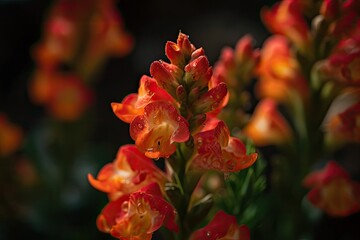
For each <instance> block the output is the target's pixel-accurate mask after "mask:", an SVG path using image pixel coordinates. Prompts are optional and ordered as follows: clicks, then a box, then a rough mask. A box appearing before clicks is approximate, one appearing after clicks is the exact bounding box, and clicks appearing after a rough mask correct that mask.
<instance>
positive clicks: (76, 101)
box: [47, 74, 93, 121]
mask: <svg viewBox="0 0 360 240" xmlns="http://www.w3.org/2000/svg"><path fill="white" fill-rule="evenodd" d="M57 77H58V79H57V81H56V82H55V83H54V86H53V88H52V89H51V90H52V93H51V95H50V97H49V102H48V103H47V104H48V110H49V113H50V115H52V116H53V117H55V118H56V119H59V120H63V121H74V120H77V119H78V118H80V117H81V116H82V114H83V113H84V112H85V111H86V110H87V109H88V106H89V105H90V104H91V102H92V98H93V93H92V91H91V90H90V89H89V88H88V87H87V86H86V85H85V84H84V82H83V81H82V80H81V79H79V78H78V77H76V76H75V75H66V74H59V75H58V76H57Z"/></svg>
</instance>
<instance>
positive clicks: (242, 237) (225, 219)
mask: <svg viewBox="0 0 360 240" xmlns="http://www.w3.org/2000/svg"><path fill="white" fill-rule="evenodd" d="M203 239H207V240H216V239H217V240H250V230H249V228H248V227H247V226H246V225H240V226H239V225H238V224H237V222H236V218H235V216H232V215H229V214H227V213H225V212H224V211H222V210H220V211H218V212H217V213H216V214H215V216H214V218H213V219H212V220H211V222H210V223H209V224H208V225H206V226H205V227H203V228H201V229H199V230H196V231H195V232H194V233H193V234H192V235H191V237H190V240H203Z"/></svg>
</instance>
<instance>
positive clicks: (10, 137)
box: [0, 113, 23, 157]
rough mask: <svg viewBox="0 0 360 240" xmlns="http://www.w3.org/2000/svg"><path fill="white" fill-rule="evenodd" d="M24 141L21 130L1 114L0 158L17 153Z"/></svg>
mask: <svg viewBox="0 0 360 240" xmlns="http://www.w3.org/2000/svg"><path fill="white" fill-rule="evenodd" d="M22 139H23V133H22V130H21V128H20V127H19V126H17V125H15V124H13V123H11V122H9V121H8V119H7V117H6V116H5V114H4V113H0V156H2V157H5V156H8V155H10V154H12V153H13V152H15V151H16V150H17V149H18V148H19V147H20V145H21V143H22Z"/></svg>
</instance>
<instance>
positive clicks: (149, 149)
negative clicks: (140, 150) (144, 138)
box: [146, 147, 155, 152]
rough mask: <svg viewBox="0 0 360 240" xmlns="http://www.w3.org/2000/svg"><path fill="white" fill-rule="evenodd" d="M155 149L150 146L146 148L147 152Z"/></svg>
mask: <svg viewBox="0 0 360 240" xmlns="http://www.w3.org/2000/svg"><path fill="white" fill-rule="evenodd" d="M154 150H155V149H154V148H153V147H150V148H148V149H146V151H147V152H154Z"/></svg>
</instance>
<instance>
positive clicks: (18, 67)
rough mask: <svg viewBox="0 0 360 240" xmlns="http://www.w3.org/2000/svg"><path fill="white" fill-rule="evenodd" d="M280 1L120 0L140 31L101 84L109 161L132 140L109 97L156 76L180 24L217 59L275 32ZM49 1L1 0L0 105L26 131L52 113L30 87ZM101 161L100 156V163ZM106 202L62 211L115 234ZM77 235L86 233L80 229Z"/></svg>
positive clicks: (329, 231)
mask: <svg viewBox="0 0 360 240" xmlns="http://www.w3.org/2000/svg"><path fill="white" fill-rule="evenodd" d="M274 2H275V0H263V1H260V0H252V1H240V0H222V1H218V0H217V1H215V0H208V1H191V0H183V1H166V0H152V1H146V0H121V1H118V2H117V6H118V9H119V11H120V13H121V14H122V17H123V20H124V25H125V28H126V29H127V31H128V32H129V33H130V34H132V35H133V37H134V40H135V46H134V49H133V51H132V52H131V53H130V54H129V55H127V56H125V57H123V58H109V59H108V61H107V62H106V64H105V66H104V68H103V69H102V71H101V73H100V74H99V76H98V77H97V81H96V83H95V88H94V89H95V94H96V102H95V105H94V111H95V115H94V119H92V121H93V122H95V125H94V129H93V133H92V134H91V136H90V138H91V139H90V141H92V142H93V143H95V144H98V145H102V146H105V148H106V149H107V154H108V155H109V156H110V157H109V159H108V160H103V161H106V162H109V161H111V160H112V157H113V156H115V154H116V150H117V148H118V147H119V146H121V145H123V144H126V143H132V140H131V139H130V136H129V133H128V124H125V123H123V122H122V121H120V120H119V119H117V118H116V117H115V115H114V114H113V112H112V110H111V108H110V103H111V102H113V101H117V102H120V101H121V100H122V99H123V98H124V96H126V95H127V94H129V93H132V92H136V90H137V88H138V82H139V79H140V77H141V75H143V74H147V75H149V67H150V64H151V62H152V61H154V60H158V59H164V60H166V61H167V59H166V56H165V52H164V46H165V43H166V41H168V40H170V41H176V38H177V35H178V33H179V31H182V32H183V33H185V34H188V35H189V36H190V40H191V42H192V43H193V44H194V45H195V46H196V47H203V48H204V49H205V52H206V54H207V56H208V58H209V61H210V63H211V65H213V64H214V63H215V62H216V60H217V59H218V56H219V54H220V52H221V49H222V48H223V47H224V46H231V47H234V46H235V44H236V42H237V41H238V40H239V38H240V37H242V36H243V35H244V34H247V33H250V34H251V35H253V37H254V39H255V40H256V41H257V42H256V45H258V46H260V45H261V44H262V42H263V41H264V39H265V38H266V37H267V36H268V35H269V33H268V32H267V30H266V29H265V27H264V25H263V24H262V22H261V20H260V14H259V13H260V9H261V8H262V7H263V6H266V5H267V6H271V5H272V4H273V3H274ZM50 5H51V1H42V0H0V111H1V112H5V113H7V115H8V116H9V118H10V119H11V120H12V121H13V122H15V123H17V124H19V125H20V126H21V127H22V128H23V129H24V131H25V133H26V132H28V131H31V129H32V128H33V127H34V126H36V125H37V124H39V122H40V121H41V119H42V118H43V117H44V114H45V113H44V109H43V107H41V106H36V105H34V104H32V103H31V102H30V100H29V97H28V89H27V88H28V82H29V79H30V77H31V73H32V71H33V69H34V67H35V64H34V62H33V59H32V58H31V56H30V51H31V48H32V46H33V45H34V44H35V43H37V42H39V41H40V40H41V34H42V26H43V22H44V20H45V13H46V12H47V10H48V7H49V6H50ZM102 164H103V163H101V162H100V163H99V166H102ZM98 169H99V168H98ZM89 188H91V187H90V186H89ZM94 192H95V194H97V195H101V194H102V193H98V192H96V191H95V190H94ZM101 201H102V202H101V204H102V203H105V197H103V198H102V200H101ZM101 204H100V205H98V206H97V207H96V209H95V207H94V208H92V209H81V211H73V212H68V213H66V215H65V216H62V217H63V218H64V220H63V221H64V222H66V221H67V220H69V221H70V220H72V221H70V223H71V224H72V225H73V227H74V228H79V229H82V231H88V232H89V233H91V234H90V236H92V237H93V239H105V238H107V239H110V237H109V236H107V235H101V234H100V233H98V231H97V229H96V227H95V218H96V216H97V214H98V213H99V211H100V209H101ZM102 206H103V205H102ZM89 210H90V212H88V211H89ZM79 215H81V216H79ZM52 217H54V216H52ZM49 221H53V219H49ZM358 222H359V214H357V215H355V216H353V217H351V218H346V219H344V220H340V221H339V220H336V219H328V218H326V217H325V218H324V220H323V221H322V222H321V223H320V225H319V226H318V228H317V230H316V231H315V232H316V233H317V236H318V238H317V239H337V238H336V232H343V231H347V232H348V233H349V234H350V235H351V236H354V235H356V234H357V233H356V226H354V224H356V223H358ZM0 224H1V223H0ZM65 225H66V224H65ZM11 227H12V229H11V230H12V235H11V237H10V235H7V234H8V232H7V231H5V234H4V233H1V231H0V240H3V239H24V238H25V237H26V238H30V239H31V238H36V239H48V238H47V237H46V235H41V234H40V233H38V232H36V231H35V230H34V229H32V228H31V227H30V226H27V225H26V224H23V225H18V226H11ZM62 227H63V226H59V229H58V230H59V234H58V235H54V236H57V237H55V238H56V239H68V238H67V237H65V236H63V235H62V234H61V233H62V230H63V229H62ZM0 230H1V228H0ZM54 236H52V239H54ZM321 236H323V237H321ZM74 239H82V238H81V236H79V237H77V238H74ZM87 239H89V237H88V236H87ZM268 239H271V237H269V238H268ZM349 239H352V238H349Z"/></svg>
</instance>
